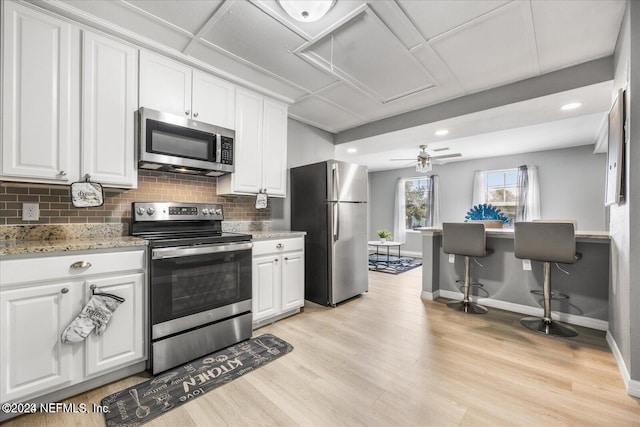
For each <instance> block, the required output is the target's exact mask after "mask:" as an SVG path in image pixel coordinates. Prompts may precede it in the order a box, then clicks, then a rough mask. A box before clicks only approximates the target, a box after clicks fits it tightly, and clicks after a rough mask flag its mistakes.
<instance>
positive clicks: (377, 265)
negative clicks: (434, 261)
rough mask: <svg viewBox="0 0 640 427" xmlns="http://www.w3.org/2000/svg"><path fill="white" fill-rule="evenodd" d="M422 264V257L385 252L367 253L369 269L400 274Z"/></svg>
mask: <svg viewBox="0 0 640 427" xmlns="http://www.w3.org/2000/svg"><path fill="white" fill-rule="evenodd" d="M421 265H422V258H414V257H410V256H403V257H400V258H399V257H397V256H393V255H389V256H387V254H380V253H372V254H369V270H371V271H379V272H381V273H390V274H400V273H404V272H405V271H409V270H412V269H414V268H416V267H420V266H421Z"/></svg>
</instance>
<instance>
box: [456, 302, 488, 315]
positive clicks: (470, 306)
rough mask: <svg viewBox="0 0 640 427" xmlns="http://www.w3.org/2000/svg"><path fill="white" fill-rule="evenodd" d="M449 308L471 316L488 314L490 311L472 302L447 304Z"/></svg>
mask: <svg viewBox="0 0 640 427" xmlns="http://www.w3.org/2000/svg"><path fill="white" fill-rule="evenodd" d="M447 307H449V308H452V309H454V310H457V311H462V312H465V313H469V314H486V313H487V312H488V311H489V310H487V309H486V308H485V307H483V306H481V305H480V304H476V303H475V302H471V301H451V302H449V303H447Z"/></svg>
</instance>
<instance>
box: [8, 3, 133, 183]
mask: <svg viewBox="0 0 640 427" xmlns="http://www.w3.org/2000/svg"><path fill="white" fill-rule="evenodd" d="M3 7H4V15H3V28H2V31H3V77H2V90H3V96H2V111H3V121H2V141H1V145H2V165H0V168H1V169H0V177H1V178H2V179H4V180H7V181H24V182H39V183H47V184H70V183H71V182H74V181H78V180H79V179H82V178H83V177H84V176H85V174H89V175H90V176H91V180H93V181H96V182H99V183H101V184H104V185H105V186H108V187H122V188H135V187H136V186H137V178H138V177H137V168H136V165H135V134H134V132H135V130H134V128H135V111H136V109H137V106H138V101H137V92H138V91H137V51H136V49H135V48H133V47H131V46H129V45H126V44H124V43H120V42H118V41H115V40H113V39H109V38H106V37H102V36H98V35H96V34H93V33H90V32H84V34H83V46H82V49H81V47H80V30H79V28H78V27H76V26H74V25H72V24H70V23H68V22H65V21H62V20H58V19H56V18H54V17H51V16H50V15H48V14H45V13H41V12H39V11H36V10H33V9H31V8H29V7H27V6H23V5H21V4H16V3H13V2H4V3H3ZM81 77H82V78H81ZM80 82H82V87H81V85H80ZM81 100H82V109H81V107H80V104H81Z"/></svg>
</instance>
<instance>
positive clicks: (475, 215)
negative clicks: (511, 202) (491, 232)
mask: <svg viewBox="0 0 640 427" xmlns="http://www.w3.org/2000/svg"><path fill="white" fill-rule="evenodd" d="M477 220H481V221H482V220H499V221H502V222H503V223H505V224H508V223H509V218H507V217H506V216H504V214H503V213H502V212H500V209H498V208H496V207H495V206H493V205H491V204H486V203H483V204H481V205H475V206H474V207H472V208H471V209H470V210H469V212H467V215H466V216H465V217H464V222H469V221H477Z"/></svg>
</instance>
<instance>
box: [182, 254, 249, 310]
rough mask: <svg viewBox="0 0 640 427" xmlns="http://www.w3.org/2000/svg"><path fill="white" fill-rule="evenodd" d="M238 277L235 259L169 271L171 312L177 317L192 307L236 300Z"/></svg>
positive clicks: (203, 308) (216, 304) (205, 307)
mask: <svg viewBox="0 0 640 427" xmlns="http://www.w3.org/2000/svg"><path fill="white" fill-rule="evenodd" d="M239 278H240V271H239V265H238V263H235V262H234V263H225V264H220V265H203V266H199V267H193V268H190V269H187V270H184V269H181V270H177V271H175V272H174V273H173V274H172V275H171V283H172V286H171V309H172V313H171V315H172V316H176V317H180V316H183V315H185V314H187V313H190V312H192V311H193V310H201V311H206V310H208V309H209V308H210V307H214V306H218V305H220V304H224V303H229V304H230V303H232V302H235V301H237V299H238V298H239V297H240V295H239V294H240V289H239V287H238V281H239Z"/></svg>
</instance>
